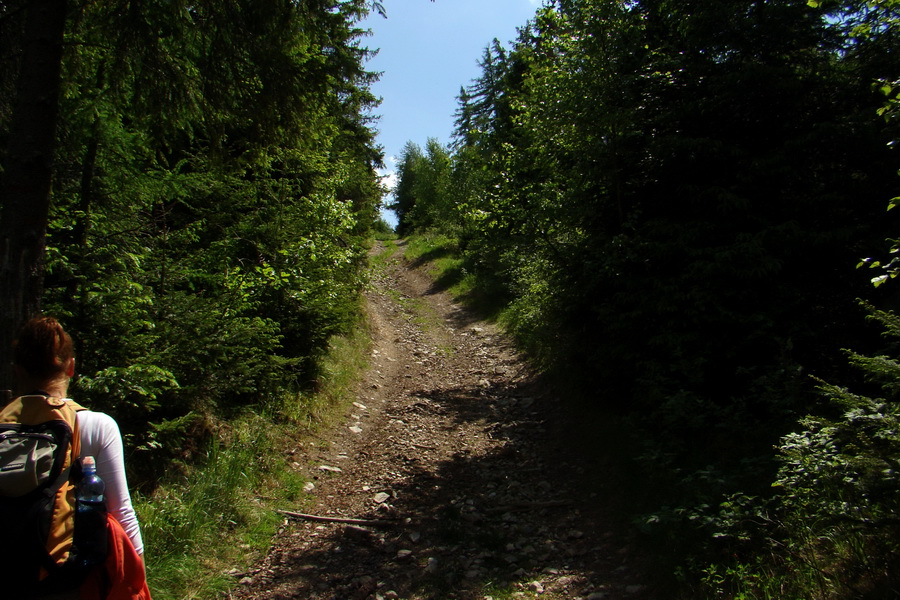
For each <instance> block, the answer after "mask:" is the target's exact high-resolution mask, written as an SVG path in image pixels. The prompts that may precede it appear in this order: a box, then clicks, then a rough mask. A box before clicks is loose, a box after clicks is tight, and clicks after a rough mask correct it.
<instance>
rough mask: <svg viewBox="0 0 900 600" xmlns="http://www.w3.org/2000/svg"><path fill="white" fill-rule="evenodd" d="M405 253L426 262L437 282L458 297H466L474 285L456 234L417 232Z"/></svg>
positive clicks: (408, 240)
mask: <svg viewBox="0 0 900 600" xmlns="http://www.w3.org/2000/svg"><path fill="white" fill-rule="evenodd" d="M404 255H405V256H406V258H407V260H410V261H412V262H413V264H416V265H422V264H427V267H426V269H427V271H428V274H429V275H431V276H432V277H433V278H434V282H435V284H436V285H437V286H438V287H440V288H441V289H445V290H447V291H448V292H450V293H451V294H452V295H453V296H454V297H456V298H459V299H462V300H465V298H466V297H468V296H469V295H471V293H472V292H473V290H474V289H475V277H474V276H473V275H472V274H471V273H469V271H468V270H467V269H466V263H465V260H464V257H463V255H462V253H461V252H460V249H459V242H458V240H456V239H455V238H452V237H450V236H447V235H445V234H442V233H435V232H427V233H420V234H416V235H413V236H411V237H409V238H408V239H407V244H406V252H405V254H404Z"/></svg>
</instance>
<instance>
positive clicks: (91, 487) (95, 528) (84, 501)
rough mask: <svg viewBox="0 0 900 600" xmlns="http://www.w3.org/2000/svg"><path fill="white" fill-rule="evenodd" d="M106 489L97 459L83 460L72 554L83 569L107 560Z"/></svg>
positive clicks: (77, 564) (77, 490)
mask: <svg viewBox="0 0 900 600" xmlns="http://www.w3.org/2000/svg"><path fill="white" fill-rule="evenodd" d="M105 489H106V484H104V483H103V480H102V479H100V477H99V476H98V475H97V464H96V463H95V462H94V457H93V456H84V457H82V459H81V482H80V483H79V484H78V487H77V489H76V491H75V498H76V502H75V534H74V538H73V544H72V552H71V553H70V554H69V562H71V563H72V564H73V566H75V567H77V568H79V569H89V568H93V567H94V566H96V565H99V564H101V563H103V561H104V560H106V552H107V538H106V505H105V504H104V502H103V492H104V490H105Z"/></svg>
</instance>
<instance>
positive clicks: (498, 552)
mask: <svg viewBox="0 0 900 600" xmlns="http://www.w3.org/2000/svg"><path fill="white" fill-rule="evenodd" d="M411 396H412V397H413V399H412V400H411V401H410V402H409V403H408V404H407V405H406V406H404V407H403V408H402V409H399V410H398V411H397V413H398V414H396V415H391V416H392V417H393V418H394V420H393V421H392V422H391V426H394V427H409V423H411V422H415V421H414V414H413V413H415V412H417V411H433V412H434V413H436V414H438V415H440V416H442V417H444V419H442V421H441V422H443V423H445V425H444V426H445V427H447V428H455V427H457V426H459V425H460V424H462V423H468V424H475V425H478V424H481V423H483V427H484V429H483V431H484V433H485V434H486V435H490V436H491V437H493V438H494V439H496V440H497V441H498V444H497V445H496V446H495V447H494V449H493V450H492V451H490V452H488V453H487V454H480V455H479V454H476V453H475V452H474V451H473V450H472V449H471V448H469V447H468V444H466V443H465V441H463V442H461V446H460V447H459V448H457V449H456V451H455V453H454V454H453V455H452V456H451V458H449V459H447V460H444V461H442V462H440V463H438V465H437V468H436V469H435V470H432V471H429V470H426V469H425V468H424V467H423V466H422V463H421V462H420V459H419V456H420V455H421V454H420V453H427V452H430V451H433V450H435V449H434V448H429V447H428V446H426V445H421V446H416V445H415V435H414V431H413V430H410V432H409V433H410V435H409V436H407V437H408V439H409V441H408V442H398V443H396V445H395V447H392V448H391V449H390V452H392V453H394V454H395V457H394V458H395V460H394V464H395V465H397V467H396V470H395V473H394V474H393V476H392V477H391V479H390V480H389V481H375V482H372V493H373V495H374V494H375V492H379V491H384V492H387V493H389V494H390V498H389V499H388V500H387V501H386V502H383V503H381V504H376V502H375V501H373V502H372V504H371V507H372V508H371V511H370V512H369V514H367V515H354V516H358V517H361V518H368V519H386V518H391V519H396V521H395V523H396V524H395V525H392V526H390V527H387V528H361V527H358V526H342V525H328V526H323V527H320V528H319V532H320V533H319V535H323V536H330V537H331V538H333V540H334V542H335V545H336V546H338V548H337V549H332V550H330V551H327V552H326V551H324V550H311V551H306V552H304V554H303V558H302V559H300V560H301V561H302V562H303V563H304V564H306V565H307V566H305V567H304V566H296V565H292V564H291V562H292V561H285V563H287V564H284V567H285V568H286V570H292V571H293V572H282V573H280V574H279V575H278V577H279V579H281V581H282V582H284V581H286V580H294V584H293V585H292V586H291V587H292V591H291V594H294V595H284V596H278V595H273V596H272V598H275V599H278V598H305V597H306V595H305V593H306V592H307V591H313V590H316V591H317V592H318V594H319V595H317V596H316V597H319V598H333V599H334V600H338V599H340V600H347V599H350V600H353V599H359V600H363V599H366V598H383V599H385V600H386V599H389V598H406V597H409V596H412V595H416V596H418V597H424V598H430V599H435V600H437V599H444V598H457V599H460V600H475V599H477V600H482V599H483V598H485V596H486V595H491V594H503V593H504V590H507V591H510V590H512V591H514V590H516V589H520V588H516V587H515V584H517V583H521V584H524V585H525V587H524V588H523V589H526V590H528V589H531V590H532V591H533V592H536V593H547V594H556V597H561V598H579V597H588V596H589V595H590V593H592V592H593V593H595V594H596V595H597V597H601V596H602V597H605V598H609V599H610V600H613V599H614V598H618V597H624V596H620V595H619V594H617V593H614V592H613V582H612V581H611V580H612V579H614V577H612V576H611V574H612V573H613V572H615V571H616V569H619V571H618V572H619V573H620V574H621V573H622V556H620V555H619V554H618V553H617V552H616V550H615V548H613V547H612V541H611V540H610V536H609V535H607V534H606V532H605V531H604V529H603V525H602V521H600V522H595V521H594V519H595V518H596V515H595V514H594V510H593V508H595V507H593V506H591V504H592V502H593V503H594V504H596V500H591V499H590V498H585V497H583V495H585V494H584V492H583V491H582V490H579V489H572V482H573V481H578V480H580V479H581V475H580V473H579V470H580V469H581V468H583V465H579V464H576V463H575V462H572V461H566V460H561V459H553V458H548V457H553V456H557V452H556V451H555V450H554V449H553V448H549V449H548V446H549V445H550V442H552V440H550V439H549V438H550V436H548V428H547V425H546V423H545V422H544V421H543V420H542V419H541V417H540V415H546V414H548V413H547V408H542V409H541V410H540V411H538V408H539V406H540V404H541V403H542V402H543V401H544V400H543V399H541V398H540V397H539V396H538V392H537V391H536V388H535V386H534V384H532V383H523V384H520V385H508V384H506V383H502V384H498V383H496V382H495V383H493V384H489V385H477V386H471V387H464V388H453V389H443V390H437V391H432V390H419V391H416V392H414V393H412V394H411ZM398 437H399V436H398ZM557 443H558V444H560V447H561V445H562V441H557ZM473 447H474V446H473ZM426 464H427V463H426ZM398 482H399V483H398ZM379 486H380V487H379ZM326 547H331V546H330V545H326ZM621 580H622V576H619V577H618V581H619V582H620V583H621ZM542 582H543V583H542ZM608 586H609V587H608ZM619 587H621V586H619ZM281 589H285V588H281ZM616 589H618V588H616ZM623 589H624V588H623ZM628 597H629V598H640V594H636V593H635V592H634V591H633V590H632V592H631V595H629V596H628Z"/></svg>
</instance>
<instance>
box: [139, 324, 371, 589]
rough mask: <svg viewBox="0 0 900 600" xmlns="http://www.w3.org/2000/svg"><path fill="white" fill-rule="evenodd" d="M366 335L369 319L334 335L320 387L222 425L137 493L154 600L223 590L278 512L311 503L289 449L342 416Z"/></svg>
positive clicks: (258, 548) (255, 552) (264, 545)
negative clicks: (156, 483)
mask: <svg viewBox="0 0 900 600" xmlns="http://www.w3.org/2000/svg"><path fill="white" fill-rule="evenodd" d="M369 343H370V337H369V333H368V330H367V329H366V327H365V325H363V324H360V325H359V326H358V327H357V328H356V330H355V331H354V332H352V333H351V334H349V335H347V336H343V337H336V338H334V339H333V340H332V341H331V345H330V349H329V354H328V356H327V357H326V358H325V360H324V361H323V365H322V369H321V374H320V376H319V379H318V380H317V391H316V393H315V394H296V395H294V396H292V397H288V398H284V399H282V400H281V402H280V405H273V404H274V403H273V404H270V405H267V406H266V407H265V409H264V411H263V412H264V413H266V414H262V415H261V414H256V413H247V414H245V415H242V416H241V417H239V418H237V419H236V420H235V421H232V422H230V423H220V424H219V425H218V427H217V437H216V439H215V440H214V441H213V442H212V443H211V444H210V446H209V448H208V449H207V451H206V454H205V456H203V457H202V459H201V460H198V461H197V465H196V466H191V467H183V472H181V473H180V474H178V475H173V476H172V477H171V478H170V479H169V480H168V481H165V482H164V483H163V484H161V485H160V487H159V488H157V489H156V490H155V491H154V492H153V494H152V495H151V496H150V497H142V496H139V495H138V496H136V497H135V509H136V510H137V512H138V517H139V519H140V522H141V529H142V533H143V537H144V543H145V547H146V557H145V558H146V563H147V575H148V582H149V584H150V589H151V592H152V593H153V598H154V600H186V599H189V598H190V599H197V600H206V599H209V600H212V599H213V598H220V597H221V594H222V593H223V592H224V591H226V590H227V589H229V588H230V587H232V586H234V585H235V584H236V583H237V581H238V579H239V576H240V574H241V573H242V572H244V571H245V570H246V569H247V568H248V567H249V565H252V564H253V563H254V562H255V561H256V560H258V559H259V558H260V557H261V556H263V555H264V553H265V552H266V550H267V549H268V547H269V545H270V542H271V539H272V536H273V535H274V534H275V533H276V532H277V530H278V528H279V527H280V526H281V524H282V522H283V520H282V518H281V517H279V515H278V514H277V513H276V512H275V511H276V510H279V509H290V510H298V509H302V508H303V507H304V506H305V505H306V504H307V503H308V502H309V499H308V498H307V497H306V495H305V492H304V491H303V486H304V484H305V483H306V480H305V478H304V476H303V475H302V474H301V473H300V472H299V471H297V470H296V469H295V468H294V466H293V465H292V462H293V461H290V460H286V453H287V451H289V450H291V449H293V448H296V447H298V446H301V445H304V444H308V443H309V440H310V438H311V435H312V434H314V433H315V432H316V431H317V430H319V429H320V428H327V427H329V426H330V425H332V424H333V423H335V422H336V421H337V420H338V419H340V418H341V417H342V416H343V414H344V412H345V410H346V407H347V406H349V404H350V403H351V402H352V401H353V399H354V395H353V391H354V387H353V386H354V385H355V382H356V381H357V379H358V377H359V373H360V372H361V371H362V370H363V369H364V368H365V367H366V365H367V360H368V348H369ZM269 413H270V414H269Z"/></svg>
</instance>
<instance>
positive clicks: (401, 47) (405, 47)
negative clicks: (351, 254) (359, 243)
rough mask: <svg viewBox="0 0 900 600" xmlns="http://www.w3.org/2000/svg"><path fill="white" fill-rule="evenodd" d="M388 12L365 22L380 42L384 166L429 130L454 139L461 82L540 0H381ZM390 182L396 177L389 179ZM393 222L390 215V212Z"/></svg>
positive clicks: (372, 64)
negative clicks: (453, 133) (407, 143)
mask: <svg viewBox="0 0 900 600" xmlns="http://www.w3.org/2000/svg"><path fill="white" fill-rule="evenodd" d="M383 4H384V7H385V9H386V10H387V17H388V18H387V19H384V18H382V17H381V16H379V15H378V14H375V13H373V14H372V15H370V16H369V18H368V19H367V20H366V21H365V22H364V23H363V26H364V27H366V28H368V29H371V30H372V35H371V36H370V37H368V38H366V40H365V41H364V44H365V45H366V46H368V47H369V48H373V49H374V48H378V49H379V53H378V55H377V56H376V57H375V58H373V59H372V60H370V61H369V63H368V65H367V67H368V69H369V70H370V71H378V72H381V73H382V75H381V80H380V81H379V82H378V83H376V84H375V85H374V86H373V89H372V91H373V92H374V93H375V95H377V96H379V97H381V98H382V103H381V106H380V107H379V108H378V109H377V110H376V114H378V115H379V116H380V117H381V118H380V121H379V122H378V125H377V129H378V131H379V134H378V143H379V144H381V146H383V147H384V154H385V167H386V169H385V174H388V175H389V174H390V173H392V172H393V171H394V167H395V165H394V161H393V159H394V158H395V157H396V156H397V155H398V154H399V153H400V150H401V149H402V148H403V146H404V144H406V142H407V141H413V142H415V143H416V144H419V146H424V145H425V142H426V141H427V140H428V138H430V137H434V138H437V139H438V140H440V141H441V142H442V143H445V144H446V143H448V142H449V141H450V135H451V134H452V132H453V113H454V111H455V110H456V107H457V103H456V97H457V96H458V95H459V88H460V86H462V85H468V84H469V83H470V82H471V81H472V80H473V79H474V78H476V77H478V76H479V75H480V69H479V68H478V60H479V59H480V58H481V55H482V53H483V52H484V48H485V47H486V46H487V45H488V44H490V43H491V40H493V39H494V38H497V39H498V40H500V42H501V43H503V45H504V46H507V47H508V46H509V42H510V41H512V40H514V39H515V38H516V28H518V27H521V26H523V25H525V23H526V22H527V21H528V20H529V19H531V17H533V16H534V13H535V11H536V10H537V9H538V8H539V6H540V4H541V0H436V1H435V2H431V1H430V0H383ZM388 181H389V182H390V181H391V180H390V179H388ZM386 216H387V217H388V219H389V221H390V222H391V223H392V224H393V223H394V222H395V221H394V220H393V219H392V215H390V214H388V215H386Z"/></svg>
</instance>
